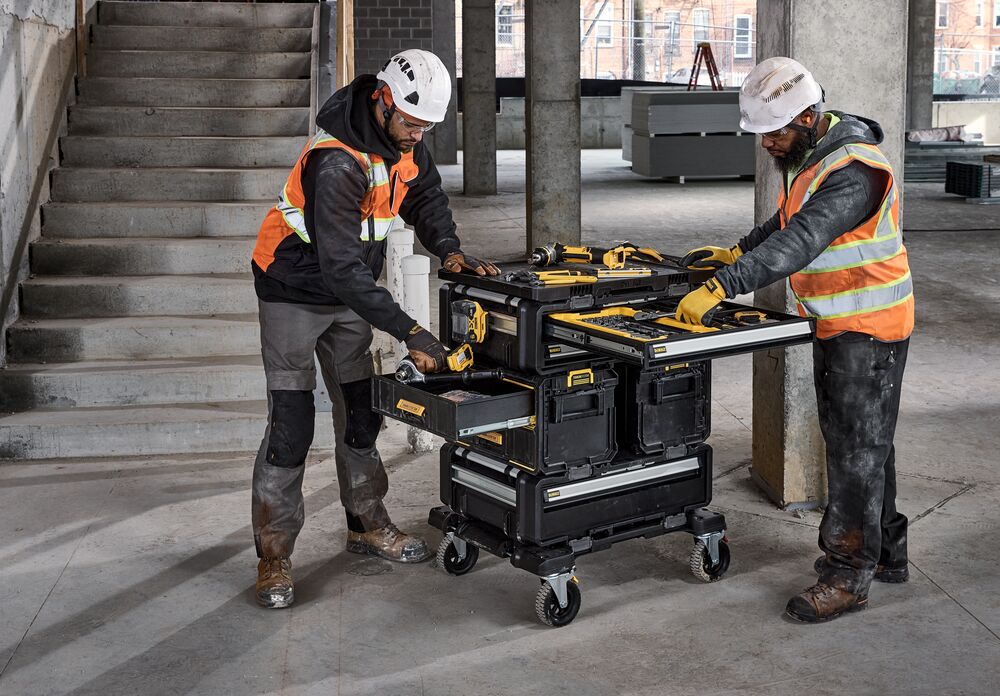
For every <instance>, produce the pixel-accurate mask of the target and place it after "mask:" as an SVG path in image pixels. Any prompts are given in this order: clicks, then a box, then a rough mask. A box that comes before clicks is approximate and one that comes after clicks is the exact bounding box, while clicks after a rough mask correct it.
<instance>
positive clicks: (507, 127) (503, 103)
mask: <svg viewBox="0 0 1000 696" xmlns="http://www.w3.org/2000/svg"><path fill="white" fill-rule="evenodd" d="M580 137H581V139H582V142H581V146H582V147H583V148H584V149H586V150H591V149H600V148H619V147H621V146H622V107H621V98H620V97H582V98H581V99H580ZM458 142H459V143H461V142H462V114H459V115H458ZM524 147H525V144H524V98H523V97H504V98H502V99H500V113H498V114H497V149H498V150H523V149H524Z"/></svg>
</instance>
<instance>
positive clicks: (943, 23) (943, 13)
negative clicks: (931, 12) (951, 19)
mask: <svg viewBox="0 0 1000 696" xmlns="http://www.w3.org/2000/svg"><path fill="white" fill-rule="evenodd" d="M937 25H938V26H939V27H941V28H944V27H947V26H948V0H938V4H937Z"/></svg>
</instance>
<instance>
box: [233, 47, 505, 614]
mask: <svg viewBox="0 0 1000 696" xmlns="http://www.w3.org/2000/svg"><path fill="white" fill-rule="evenodd" d="M450 98H451V76H450V75H449V74H448V70H447V69H446V68H445V67H444V64H443V63H442V62H441V60H440V59H439V58H438V57H437V56H435V55H434V54H433V53H430V52H428V51H421V50H407V51H403V52H402V53H399V54H397V55H395V56H393V57H392V58H390V59H389V61H388V62H386V64H385V66H383V68H382V70H381V71H380V72H379V73H378V75H377V76H376V75H361V76H360V77H358V78H357V79H356V80H354V81H353V82H352V83H351V84H350V85H348V86H346V87H344V88H343V89H340V90H338V91H337V92H336V93H335V94H334V95H333V96H332V97H330V99H329V100H328V101H327V102H326V103H325V104H324V105H323V107H322V109H321V110H320V112H319V114H318V116H317V117H316V125H317V126H318V127H319V129H318V131H317V133H316V135H314V136H313V137H312V138H310V140H309V142H308V143H307V144H306V146H305V148H303V150H302V153H301V154H300V155H299V158H298V160H297V161H296V163H295V167H294V168H293V169H292V172H291V174H290V175H289V177H288V180H287V181H286V183H285V186H284V187H283V188H282V190H281V191H280V192H278V202H277V204H276V205H275V206H274V207H273V208H271V209H270V211H268V214H267V216H266V217H265V219H264V222H263V224H262V225H261V228H260V232H259V233H258V236H257V244H256V247H255V248H254V252H253V263H252V268H253V273H254V285H255V288H256V291H257V297H258V301H259V302H258V305H259V309H260V329H261V352H262V354H263V358H264V372H265V374H266V377H267V390H268V423H267V428H266V430H265V433H264V439H263V441H262V443H261V446H260V450H259V452H258V454H257V459H256V461H255V462H254V472H253V492H252V497H253V501H252V519H253V533H254V542H255V545H256V548H257V556H258V558H259V559H260V560H259V562H258V565H257V585H256V596H257V601H258V602H259V603H260V604H261V605H263V606H265V607H270V608H282V607H287V606H289V605H291V604H292V602H293V600H294V590H293V583H292V576H291V559H290V557H291V554H292V550H293V548H294V546H295V540H296V537H297V536H298V533H299V531H300V530H301V529H302V525H303V522H304V519H305V509H304V501H303V497H302V479H303V473H304V470H305V460H306V455H307V454H308V452H309V447H310V446H311V444H312V440H313V424H314V418H315V408H314V405H313V390H314V389H315V388H316V370H315V362H314V358H313V356H314V354H315V356H316V357H317V358H318V361H319V365H320V370H321V372H322V375H323V380H324V382H325V384H326V386H327V389H328V390H329V392H330V398H331V400H332V401H333V419H334V430H335V435H336V445H335V458H336V464H337V478H338V480H339V483H340V499H341V502H342V503H343V505H344V509H345V512H346V514H347V528H348V532H347V550H348V551H352V552H355V553H365V554H372V555H376V556H380V557H382V558H387V559H389V560H392V561H398V562H403V563H413V562H419V561H423V560H426V559H427V558H429V557H430V551H429V550H428V548H427V545H426V544H425V543H424V541H423V540H422V539H419V538H417V537H415V536H412V535H410V534H405V533H403V532H401V531H400V530H399V529H397V528H396V526H395V525H393V524H392V522H391V520H390V518H389V513H388V511H387V510H386V509H385V506H384V505H383V504H382V499H383V497H384V496H385V494H386V491H387V488H388V478H387V476H386V472H385V468H384V467H383V465H382V459H381V457H380V456H379V453H378V449H376V447H375V439H376V437H377V436H378V432H379V429H380V427H381V424H382V420H381V418H380V417H379V416H378V415H376V414H375V413H374V412H373V411H372V409H371V378H372V374H373V368H372V357H371V354H370V352H369V345H370V344H371V340H372V331H371V327H372V326H375V327H377V328H379V329H381V330H382V331H385V332H387V333H389V334H390V335H392V336H393V337H394V338H396V339H397V340H400V341H405V343H406V346H407V348H408V350H409V353H410V356H411V357H412V358H413V360H414V361H415V362H416V364H417V367H418V368H419V369H421V370H422V371H424V372H436V371H438V370H441V369H443V368H444V366H445V362H446V358H447V350H446V349H445V347H444V346H443V345H442V344H441V343H440V342H439V341H438V340H437V339H436V338H435V337H434V336H433V335H432V334H431V333H430V332H429V331H427V329H425V328H423V327H421V326H420V325H418V324H417V322H416V321H414V320H413V319H412V318H411V317H410V316H408V315H407V314H406V312H404V311H403V310H402V309H401V308H400V307H399V305H397V304H396V302H395V301H394V300H393V298H392V295H390V294H389V292H388V291H387V290H385V289H384V288H381V287H379V286H378V285H377V284H376V279H377V278H378V277H379V275H380V273H381V270H382V266H383V264H384V261H385V244H386V242H385V238H386V235H387V234H388V232H389V228H390V227H391V226H392V224H393V221H394V219H395V218H396V216H397V215H398V216H400V217H401V218H402V219H403V220H404V221H405V222H407V223H408V224H410V225H412V226H413V227H414V230H415V231H416V235H417V238H418V239H419V240H420V243H421V244H422V245H423V246H424V248H425V249H427V250H428V251H429V252H431V253H432V254H434V255H435V256H437V257H438V258H439V259H441V262H442V263H443V265H444V267H445V268H446V269H448V270H451V271H454V272H462V271H465V272H469V273H477V274H479V275H495V274H496V273H498V272H499V270H498V269H497V268H496V266H494V265H493V264H491V263H488V262H485V261H479V260H478V259H475V258H473V257H471V256H469V255H468V254H464V253H462V250H461V246H460V244H459V240H458V237H457V236H456V234H455V222H454V220H453V219H452V214H451V209H450V208H449V207H448V197H447V196H446V195H445V193H444V191H443V190H442V189H441V177H440V175H439V174H438V171H437V169H436V167H435V166H434V162H433V160H432V159H431V155H430V153H429V152H428V151H427V148H426V147H425V146H424V143H423V142H422V141H423V136H424V133H426V132H427V131H428V130H430V129H431V128H433V127H434V124H435V123H437V122H439V121H441V120H442V119H444V116H445V112H446V110H447V108H448V101H449V99H450Z"/></svg>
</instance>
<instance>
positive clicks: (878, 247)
mask: <svg viewBox="0 0 1000 696" xmlns="http://www.w3.org/2000/svg"><path fill="white" fill-rule="evenodd" d="M855 160H857V161H861V162H864V163H865V164H866V165H868V166H870V167H872V168H875V169H879V170H882V171H885V172H886V173H888V174H889V177H890V179H889V182H888V184H887V186H886V190H885V192H884V193H883V198H882V205H881V206H880V208H879V210H878V212H877V213H876V214H875V215H873V216H872V217H870V218H869V219H867V220H865V221H864V222H862V223H861V224H860V225H859V226H858V227H856V228H854V229H852V230H849V231H848V232H846V233H844V234H842V235H841V236H840V237H838V238H837V239H836V240H834V241H833V243H832V244H830V246H828V247H827V248H826V249H825V250H824V251H823V253H821V254H820V255H819V256H818V257H816V258H815V259H813V261H812V262H810V263H809V265H808V266H806V267H805V268H803V269H802V270H801V271H799V272H797V273H794V274H792V277H791V278H790V281H791V286H792V291H793V292H794V293H795V297H796V299H797V300H798V302H799V312H800V313H801V314H803V315H805V316H810V317H815V318H816V319H817V320H818V321H817V327H816V329H817V331H816V333H817V336H819V337H820V338H828V337H830V336H833V335H835V334H837V333H841V332H843V331H862V332H864V333H869V334H872V335H874V336H876V337H877V338H880V339H882V340H899V339H901V338H905V337H906V336H908V335H909V333H910V331H911V329H912V326H913V281H912V278H911V276H910V272H909V265H908V264H907V261H906V249H905V248H904V247H903V243H902V235H901V234H900V231H899V192H898V190H897V187H896V183H895V177H894V176H893V172H892V167H891V166H890V164H889V162H888V161H887V160H886V159H885V157H884V155H883V154H882V153H881V151H879V149H878V148H877V147H875V146H873V145H863V144H851V145H846V146H844V147H841V148H838V149H837V150H835V151H834V152H832V153H831V154H829V155H827V156H826V157H825V158H824V159H823V160H821V161H820V162H818V163H817V164H815V165H813V166H812V167H810V168H808V169H806V170H805V171H803V172H802V173H800V174H799V175H798V176H797V177H796V178H795V180H794V181H793V182H792V186H791V189H790V191H789V192H788V195H787V197H786V195H785V194H784V193H782V195H781V196H780V197H779V200H778V205H779V210H780V211H781V219H782V226H783V227H784V226H786V225H787V224H788V222H789V220H790V219H791V218H792V217H793V216H794V215H795V213H797V212H798V211H799V210H800V209H801V208H802V206H803V205H805V203H806V202H807V201H808V200H809V198H810V197H811V196H812V195H813V193H815V192H816V191H817V190H818V189H819V187H820V186H821V185H822V184H823V182H824V181H825V180H826V177H827V176H829V175H830V174H831V173H832V172H834V171H837V170H838V169H841V168H843V167H845V166H847V165H848V164H850V163H851V162H853V161H855Z"/></svg>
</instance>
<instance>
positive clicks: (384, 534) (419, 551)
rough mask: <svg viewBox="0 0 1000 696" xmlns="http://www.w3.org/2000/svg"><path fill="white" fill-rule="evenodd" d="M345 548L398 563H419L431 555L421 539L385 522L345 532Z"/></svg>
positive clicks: (352, 551)
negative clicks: (365, 529) (382, 525)
mask: <svg viewBox="0 0 1000 696" xmlns="http://www.w3.org/2000/svg"><path fill="white" fill-rule="evenodd" d="M347 550H348V551H350V552H351V553H367V554H369V555H372V556H380V557H382V558H386V559H388V560H390V561H396V562H398V563H419V562H420V561H426V560H427V559H428V558H430V557H431V551H430V549H428V548H427V544H426V543H424V540H423V539H420V538H418V537H415V536H410V535H409V534H406V533H404V532H401V531H399V529H397V527H396V525H394V524H391V523H390V524H387V525H386V526H384V527H382V528H381V529H373V530H372V531H370V532H363V533H362V532H352V531H350V530H348V532H347Z"/></svg>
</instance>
